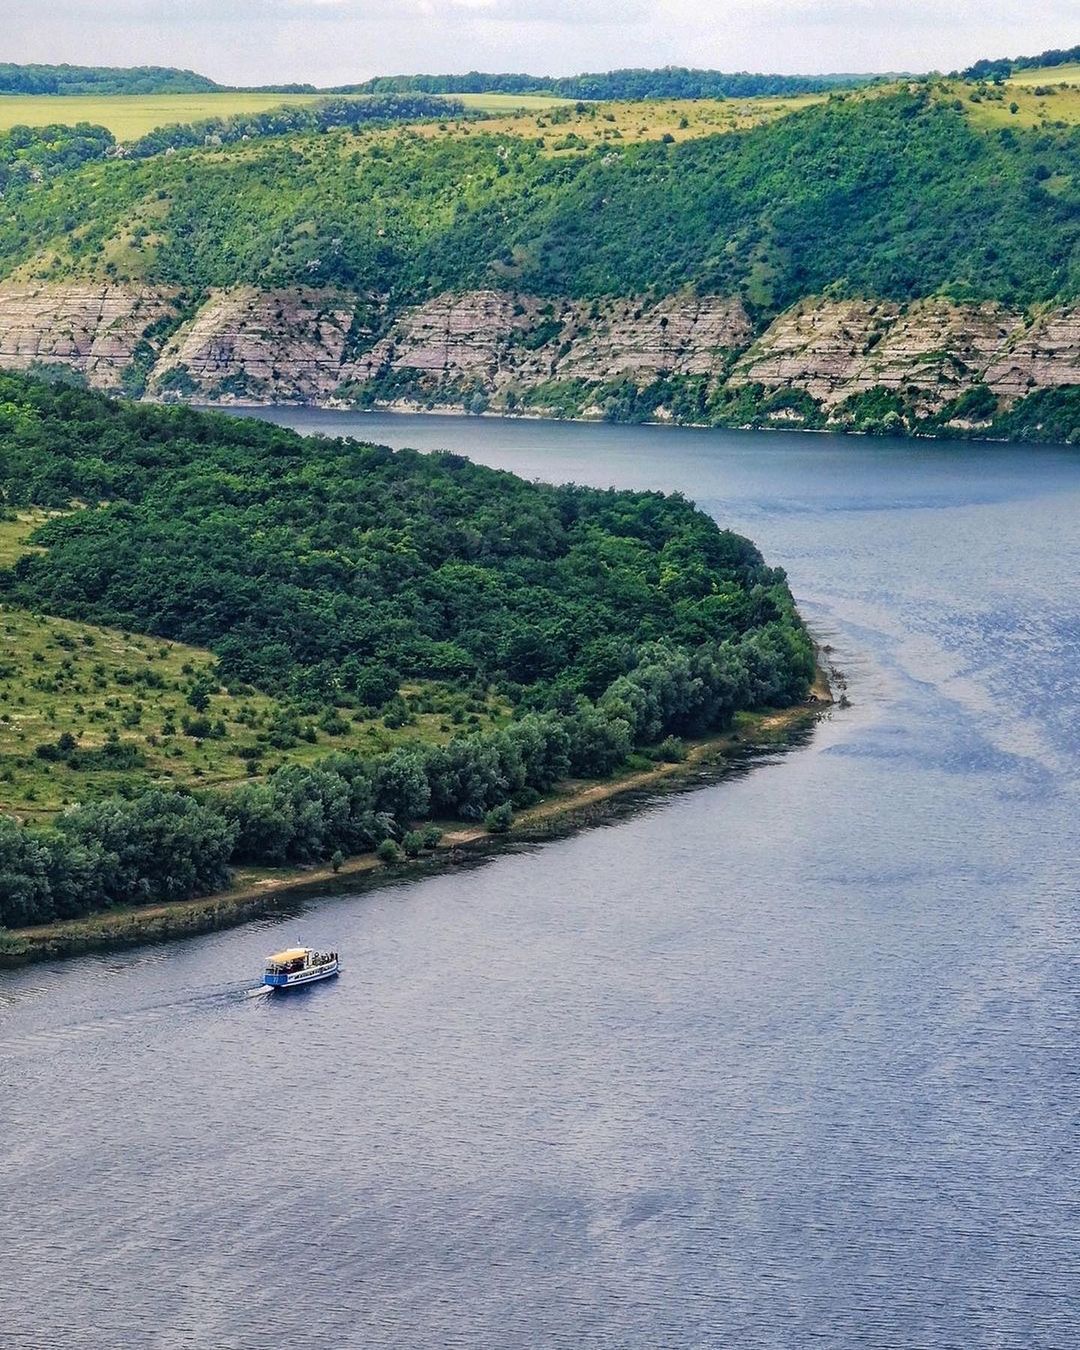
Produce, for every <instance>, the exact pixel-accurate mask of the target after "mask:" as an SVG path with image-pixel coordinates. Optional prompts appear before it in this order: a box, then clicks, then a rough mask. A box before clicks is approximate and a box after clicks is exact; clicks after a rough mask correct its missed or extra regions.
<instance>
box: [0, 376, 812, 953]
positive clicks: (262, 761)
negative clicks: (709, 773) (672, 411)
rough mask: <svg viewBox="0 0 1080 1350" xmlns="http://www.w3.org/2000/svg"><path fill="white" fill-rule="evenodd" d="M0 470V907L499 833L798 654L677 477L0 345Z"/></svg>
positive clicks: (772, 575)
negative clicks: (268, 403)
mask: <svg viewBox="0 0 1080 1350" xmlns="http://www.w3.org/2000/svg"><path fill="white" fill-rule="evenodd" d="M0 494H2V495H0V501H2V502H3V512H4V517H3V519H2V520H0V561H2V562H3V563H4V564H5V566H4V567H3V569H2V570H0V601H2V610H0V623H2V624H3V627H4V629H5V633H6V634H7V636H8V638H9V639H11V647H10V654H7V655H5V657H4V661H3V662H2V663H0V699H2V712H0V799H2V800H0V807H2V811H0V925H7V926H8V927H14V926H20V925H27V924H33V923H43V922H49V921H53V920H58V919H66V918H73V917H76V916H79V915H84V914H86V913H88V912H90V911H93V910H102V909H109V908H111V907H118V906H140V905H146V904H150V903H154V902H161V901H168V900H179V899H185V898H188V897H192V896H198V895H205V894H207V893H210V892H213V891H215V890H217V889H219V888H221V887H223V886H225V885H226V884H227V882H228V878H229V870H230V868H231V867H232V866H234V865H237V864H259V865H282V864H288V863H313V862H318V861H321V860H335V859H337V860H340V859H342V858H344V857H346V856H348V855H350V854H356V853H361V852H364V851H370V850H379V851H380V856H381V857H385V858H387V859H388V860H391V861H392V860H393V859H394V858H396V857H400V856H401V855H402V854H403V853H404V854H409V855H415V854H416V853H419V852H421V851H423V850H424V849H425V848H429V847H430V846H431V845H432V844H433V842H434V841H435V840H436V839H437V838H438V836H439V826H438V825H437V824H435V822H443V823H445V822H447V821H452V820H455V819H457V820H464V821H477V822H480V821H483V822H485V823H486V825H487V828H488V829H489V830H490V831H493V832H499V831H502V830H505V829H506V828H507V827H508V826H509V824H510V822H511V820H512V817H513V812H514V811H515V810H517V809H521V808H524V807H528V806H530V805H532V804H533V803H535V802H536V801H538V800H539V798H540V796H541V795H542V794H544V793H546V792H548V791H550V790H551V788H552V787H553V785H555V784H556V783H557V782H559V781H560V780H563V779H566V778H568V777H574V778H603V777H605V776H607V775H610V774H612V773H614V772H616V771H618V770H620V769H625V768H626V766H627V765H628V764H629V765H632V764H634V763H635V762H636V763H638V764H642V763H645V764H647V763H648V762H649V759H650V758H653V759H655V758H669V759H678V758H679V757H680V756H681V755H682V754H683V753H684V751H683V749H682V744H681V738H685V737H698V736H702V735H704V734H707V733H709V732H712V731H716V730H719V729H723V728H727V727H730V726H731V724H732V722H733V719H735V718H736V717H737V716H739V715H740V714H742V713H745V712H746V711H748V710H754V709H762V708H783V707H787V706H790V705H792V704H796V703H798V702H799V701H801V700H803V699H804V698H805V697H806V695H807V691H808V689H809V687H810V684H811V681H812V679H813V676H814V671H815V660H814V652H813V647H812V644H811V641H810V639H809V637H808V635H807V633H806V630H805V628H804V626H803V624H802V622H801V620H800V618H799V616H798V614H797V612H796V610H795V607H794V604H793V602H792V598H791V594H790V592H789V590H788V586H787V583H786V580H785V577H784V574H783V572H782V571H780V570H778V569H775V568H770V567H769V566H767V565H766V563H765V562H764V561H763V559H762V557H761V555H760V553H759V552H758V551H757V549H756V548H755V547H754V546H753V544H751V543H750V542H749V541H748V540H746V539H743V538H741V537H739V536H737V535H735V534H732V533H730V532H729V531H726V530H723V529H721V528H720V527H719V526H717V525H716V524H715V523H714V522H713V521H712V520H711V518H709V517H708V516H706V515H705V514H704V513H702V512H701V511H699V510H697V509H696V508H695V507H694V506H693V505H692V504H691V503H689V502H687V501H686V500H685V499H683V498H681V497H679V496H664V495H661V494H658V493H652V492H616V491H597V490H593V489H586V488H580V487H573V486H563V487H552V486H545V485H542V484H538V483H527V482H524V481H523V480H521V479H519V478H516V477H514V476H513V475H511V474H508V473H503V472H497V471H495V470H491V469H487V468H482V467H480V466H478V465H475V464H472V463H470V462H469V461H468V460H466V459H464V458H462V457H461V456H458V455H453V454H436V455H421V454H418V453H416V452H411V451H400V452H394V451H391V450H389V449H386V448H384V447H380V446H374V445H366V444H362V443H359V442H356V441H352V440H330V439H322V438H310V439H305V438H302V437H300V436H297V435H295V434H293V433H291V432H289V431H286V430H283V429H280V428H277V427H273V426H270V425H267V424H263V423H259V422H253V421H238V420H234V419H230V418H225V417H222V416H220V415H215V414H205V413H198V412H195V411H193V410H191V409H188V408H186V407H167V408H163V407H155V406H150V405H145V404H133V403H124V402H118V401H115V400H110V399H108V398H106V397H104V396H102V395H100V394H97V393H91V392H87V391H83V390H78V389H74V388H71V387H69V386H66V385H63V384H54V383H46V382H40V381H35V380H32V379H28V378H26V377H22V376H16V375H6V376H2V377H0ZM5 645H7V644H5ZM366 747H371V748H370V749H367V748H366ZM211 769H212V770H213V775H214V776H216V778H217V779H219V780H221V785H220V786H213V787H211V786H209V785H207V784H206V779H207V777H208V776H212V775H211V772H210V771H211ZM229 780H231V781H229Z"/></svg>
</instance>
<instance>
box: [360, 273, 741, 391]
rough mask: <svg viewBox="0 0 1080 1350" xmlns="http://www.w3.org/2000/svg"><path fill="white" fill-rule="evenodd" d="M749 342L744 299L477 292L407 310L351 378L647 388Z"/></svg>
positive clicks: (719, 360) (501, 387)
mask: <svg viewBox="0 0 1080 1350" xmlns="http://www.w3.org/2000/svg"><path fill="white" fill-rule="evenodd" d="M751 335H752V328H751V324H750V319H749V317H748V316H747V313H746V310H745V309H744V308H743V306H742V304H741V302H740V301H739V300H733V299H728V298H723V297H712V296H707V297H703V298H702V297H695V296H669V297H667V298H665V299H663V300H661V301H659V302H658V303H655V304H653V305H651V306H646V305H644V304H642V303H641V302H640V301H633V300H630V301H628V300H614V301H613V300H598V301H595V302H583V301H569V300H555V301H547V300H541V299H538V298H537V297H535V296H518V295H511V294H507V293H505V292H499V291H475V292H472V293H471V294H468V295H464V296H452V295H442V296H439V297H438V298H437V299H435V300H431V301H429V302H428V303H427V304H423V305H420V306H418V307H417V308H415V309H412V310H408V311H406V312H405V313H404V314H402V315H401V316H400V318H399V319H398V320H397V322H396V323H395V324H394V325H393V327H392V328H391V329H390V331H389V333H387V335H386V336H385V337H384V338H383V339H382V340H381V341H380V342H378V343H377V344H376V345H375V346H374V347H373V348H372V349H371V351H369V352H367V353H366V354H365V355H364V356H363V357H361V358H360V360H359V361H358V362H356V364H355V366H354V367H353V368H352V369H351V371H350V378H353V379H357V380H370V379H374V378H377V377H379V376H385V375H386V374H388V373H397V374H404V373H409V372H411V373H415V374H417V375H420V376H427V377H431V383H432V387H435V386H436V385H437V383H438V382H439V381H452V382H453V381H462V380H465V381H476V380H479V381H481V382H483V384H484V385H485V387H486V388H487V389H488V391H489V392H491V393H495V394H497V393H499V392H501V391H505V390H506V389H508V388H511V387H515V386H517V387H520V388H522V389H528V388H529V387H531V386H534V385H536V384H539V383H541V382H544V381H549V380H583V381H587V382H596V383H601V382H603V381H606V380H612V379H619V378H621V377H630V378H632V379H634V380H635V381H637V382H640V383H644V384H647V383H649V382H650V381H651V380H654V379H655V378H656V377H657V376H658V375H660V374H675V375H691V374H693V375H708V374H710V373H714V372H716V371H718V370H720V369H721V368H722V367H723V365H724V362H725V360H726V359H727V358H728V356H729V354H731V353H733V352H734V351H737V350H739V349H740V348H742V347H745V346H746V344H747V343H748V342H749V340H750V337H751Z"/></svg>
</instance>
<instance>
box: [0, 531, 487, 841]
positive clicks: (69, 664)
mask: <svg viewBox="0 0 1080 1350" xmlns="http://www.w3.org/2000/svg"><path fill="white" fill-rule="evenodd" d="M44 519H45V514H44V513H43V512H21V513H20V514H19V516H18V518H17V519H16V520H7V521H0V566H4V567H10V566H11V564H12V563H13V562H14V561H15V559H16V557H17V556H18V554H19V553H20V552H25V550H26V542H25V541H26V537H27V535H28V534H29V533H30V532H31V530H32V529H33V528H34V527H35V526H36V525H38V524H40V523H41V522H42V521H43V520H44ZM213 669H214V658H213V656H212V655H211V653H210V652H208V651H205V650H203V649H201V648H198V647H189V646H185V645H184V644H183V643H180V642H168V641H164V640H162V639H159V638H154V637H147V636H144V635H140V634H131V633H122V632H120V631H118V630H117V629H112V628H103V627H99V626H97V625H94V624H87V623H75V622H72V621H70V620H67V619H54V618H47V617H45V616H43V615H40V614H32V613H30V612H28V611H27V610H22V609H17V608H14V607H11V606H6V605H4V606H0V811H7V812H11V813H14V814H16V815H18V816H19V818H20V819H24V820H26V819H29V820H37V821H46V820H48V819H49V818H50V817H51V816H53V815H54V814H55V813H56V812H57V811H59V810H61V809H62V808H63V807H64V806H66V805H69V804H70V803H72V802H76V801H87V800H92V799H94V798H98V797H103V796H108V795H109V794H110V793H114V792H117V791H119V790H121V789H123V790H125V791H127V790H130V789H132V788H136V789H138V788H146V787H149V786H152V785H154V784H161V785H165V784H186V785H188V786H200V787H211V786H221V785H223V784H229V783H235V782H240V781H243V780H246V779H247V778H248V777H250V776H252V774H255V775H261V774H262V773H264V772H266V771H268V770H270V769H271V768H273V767H275V766H276V765H277V764H280V763H283V762H286V761H287V762H289V763H311V762H313V761H315V760H318V759H322V758H323V757H324V756H326V755H328V754H330V753H331V752H333V751H335V750H358V751H363V752H365V753H368V754H378V753H379V752H381V751H383V750H388V749H391V748H392V747H393V746H395V745H400V744H404V743H407V742H410V741H418V740H423V741H426V742H429V743H432V742H436V741H445V740H449V739H450V737H451V735H453V734H460V733H462V732H468V731H477V730H481V729H482V730H489V729H490V728H491V727H492V726H494V725H497V724H499V723H500V722H501V721H503V720H505V712H504V710H503V709H502V708H501V707H499V706H498V705H497V704H495V703H494V702H492V701H490V700H479V699H474V698H472V697H470V696H469V695H468V694H466V693H463V692H461V691H457V690H451V689H448V688H446V687H444V686H441V685H430V686H421V685H410V686H407V687H406V688H405V689H404V690H403V691H402V693H403V696H404V702H403V705H402V706H400V707H399V708H398V712H399V713H401V714H403V715H404V725H400V726H399V725H396V724H397V722H398V720H399V718H398V717H395V716H391V717H390V719H389V720H390V721H391V722H392V723H393V724H394V725H392V726H387V725H386V721H385V720H384V718H382V717H379V716H375V715H373V714H371V713H370V711H368V710H364V711H363V712H361V711H359V710H357V709H355V708H337V709H330V708H320V707H309V706H305V707H300V706H297V705H294V704H289V703H285V702H283V701H281V700H279V699H275V698H271V697H269V696H268V695H265V694H260V693H256V692H254V691H242V692H226V691H225V690H224V689H223V688H221V687H220V685H219V684H218V682H217V681H216V679H215V678H214V675H213ZM200 691H201V692H200ZM196 704H198V705H201V706H199V707H196V706H195V705H196ZM185 724H186V727H187V729H186V730H185ZM65 732H66V733H68V734H69V735H70V736H72V737H74V738H75V740H76V742H77V747H76V748H75V750H74V752H73V753H71V752H68V753H65V754H64V755H63V756H62V757H55V758H53V757H50V758H43V757H42V756H41V755H40V754H39V753H38V747H39V746H51V745H55V744H56V742H57V741H58V739H59V737H60V736H61V735H63V734H64V733H65ZM117 746H119V748H117ZM249 765H252V766H253V769H252V770H251V771H249V767H248V766H249Z"/></svg>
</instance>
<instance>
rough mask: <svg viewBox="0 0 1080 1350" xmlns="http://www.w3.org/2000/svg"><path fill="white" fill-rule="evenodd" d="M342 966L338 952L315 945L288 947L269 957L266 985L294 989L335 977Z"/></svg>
mask: <svg viewBox="0 0 1080 1350" xmlns="http://www.w3.org/2000/svg"><path fill="white" fill-rule="evenodd" d="M340 969H341V967H340V965H339V964H338V954H337V952H327V951H316V950H315V948H314V947H286V948H285V950H284V951H283V952H275V953H274V954H273V956H268V957H267V958H266V969H265V970H264V971H263V980H262V982H263V984H268V985H269V986H270V988H271V989H295V988H296V987H297V986H298V985H301V984H314V983H315V981H316V980H329V979H332V978H333V977H334V976H335V975H336V974H337V973H338V971H339V970H340Z"/></svg>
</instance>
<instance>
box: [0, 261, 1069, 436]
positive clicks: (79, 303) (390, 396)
mask: <svg viewBox="0 0 1080 1350" xmlns="http://www.w3.org/2000/svg"><path fill="white" fill-rule="evenodd" d="M178 305H179V301H178V293H177V292H175V291H170V290H168V289H165V288H141V287H136V286H130V285H96V284H91V283H72V284H66V285H47V284H44V283H39V284H34V285H25V284H14V283H8V284H3V285H0V366H10V367H15V368H26V367H28V366H31V365H33V364H35V363H41V364H51V363H56V362H62V363H65V364H67V365H70V366H72V367H74V368H75V369H77V370H79V371H81V372H82V373H83V374H84V375H85V376H86V378H87V380H88V382H89V383H91V384H93V385H96V386H98V387H101V388H105V389H113V390H115V389H118V388H127V389H128V390H129V392H137V391H138V389H140V388H141V387H142V383H143V379H144V377H146V376H148V381H147V386H146V392H147V396H148V397H150V398H157V399H165V398H191V399H199V400H205V401H208V402H226V403H227V402H229V401H237V400H242V401H251V402H303V403H323V404H332V403H335V402H340V401H343V400H351V399H354V398H356V397H362V398H366V399H368V400H374V401H376V402H380V401H393V400H394V399H395V398H399V397H400V398H404V399H412V400H415V399H420V400H422V401H425V402H427V403H429V404H430V403H440V402H456V403H459V404H460V403H461V402H462V400H463V399H465V400H476V399H479V400H480V404H481V406H482V405H483V403H484V402H485V401H488V402H489V403H490V406H491V407H493V408H500V407H513V406H518V405H520V404H521V403H529V402H531V403H532V405H533V406H535V407H540V408H552V409H555V410H558V409H560V408H562V409H563V410H564V411H566V410H567V409H569V410H570V411H587V410H590V409H592V410H595V409H596V405H597V403H598V402H602V401H603V397H602V396H601V395H598V396H597V397H596V398H594V397H593V393H594V391H595V390H597V389H599V388H600V386H604V385H609V386H610V385H612V384H615V383H619V382H627V383H629V384H632V385H636V386H638V387H639V388H644V387H646V386H648V385H650V384H652V383H653V382H654V381H656V379H657V378H658V377H660V376H670V377H673V379H677V378H678V377H682V376H692V377H703V379H704V381H705V382H706V384H707V385H708V387H709V390H710V391H711V392H713V393H715V392H716V391H717V390H718V389H720V388H721V387H726V388H728V389H730V390H733V391H738V390H740V389H744V388H745V387H746V386H750V385H753V386H760V387H762V388H763V389H764V390H765V391H766V398H768V396H769V395H771V394H773V393H781V392H783V391H801V393H800V397H801V396H803V395H809V396H810V397H811V398H812V399H813V400H814V401H815V403H816V404H817V405H818V406H817V411H816V412H814V416H815V417H816V418H817V421H818V423H820V421H821V420H822V417H823V416H824V415H829V416H831V415H832V414H833V413H834V412H835V410H836V409H837V408H838V407H839V405H841V404H843V403H844V401H845V400H847V399H849V398H851V396H852V395H856V394H860V393H865V392H867V391H869V390H871V389H876V388H880V387H884V388H885V389H887V390H892V391H895V392H896V393H898V394H899V395H901V396H902V398H903V400H904V404H905V406H906V407H908V408H910V409H912V410H914V412H915V413H916V414H918V415H919V416H925V415H927V414H933V413H937V412H938V411H939V410H940V409H942V408H943V407H945V406H946V405H948V404H949V402H950V401H951V400H952V399H954V398H956V397H957V396H958V395H960V394H962V393H964V392H965V391H966V390H969V389H972V388H973V387H975V386H977V385H981V384H985V385H986V386H988V387H989V389H990V391H991V392H992V393H993V394H994V395H995V397H996V398H997V399H998V401H999V402H1000V403H1001V405H1003V406H1008V405H1009V404H1010V403H1012V402H1015V401H1016V400H1017V399H1018V398H1021V397H1023V396H1024V395H1025V394H1027V393H1029V392H1031V391H1032V390H1033V389H1039V388H1048V387H1061V386H1066V385H1076V384H1080V308H1076V307H1073V308H1069V309H1057V310H1048V311H1045V312H1040V313H1036V314H1034V315H1023V314H1020V313H1018V312H1015V311H1012V310H1009V309H1007V308H1005V307H1003V306H1001V305H997V304H990V303H987V304H980V305H959V304H955V303H951V302H949V301H945V300H941V299H930V300H922V301H917V302H913V303H911V304H907V305H901V304H897V303H894V302H889V301H871V300H835V299H831V298H821V297H819V298H815V299H808V300H804V301H802V302H801V303H800V304H798V305H796V306H794V307H793V308H792V309H790V310H788V311H787V312H786V313H784V314H782V315H780V316H779V317H778V318H777V319H775V320H774V321H773V323H772V324H770V325H769V327H768V328H767V329H766V330H765V331H764V332H763V333H761V335H760V336H759V337H758V338H757V339H756V340H754V334H753V331H752V327H751V323H750V319H749V318H748V316H747V313H746V311H745V309H744V308H743V306H742V304H741V302H740V301H739V300H737V299H731V298H727V297H718V296H714V297H700V296H693V295H675V296H668V297H666V298H664V299H662V300H659V301H652V302H646V301H644V300H641V299H638V300H627V299H605V300H595V301H581V300H567V299H549V298H545V297H538V296H532V295H523V294H515V293H513V292H510V291H497V290H480V291H471V292H466V293H464V294H446V295H441V296H438V297H436V298H434V299H432V300H429V301H427V302H425V303H423V304H420V305H416V306H413V307H410V308H407V309H404V310H401V311H400V312H398V313H397V314H396V315H392V316H391V315H388V314H387V312H386V309H385V301H384V300H383V299H381V298H380V297H375V296H358V295H355V294H353V293H351V292H346V291H341V290H333V289H326V288H321V289H320V288H306V287H294V288H290V289H287V290H257V289H255V288H253V287H240V288H236V289H233V290H228V291H216V292H213V293H212V294H210V295H209V296H207V297H206V298H205V299H204V300H203V302H202V303H201V304H200V305H199V306H197V308H195V309H194V312H192V313H189V314H187V315H186V316H185V317H184V321H183V322H181V321H180V320H181V315H180V311H179V308H178ZM169 334H171V336H170V335H169ZM699 383H700V380H699ZM571 386H572V387H573V388H574V389H575V390H576V393H575V394H574V396H573V398H572V399H570V400H569V401H568V402H561V401H560V400H562V399H563V398H564V396H565V391H566V390H567V389H568V388H570V387H571ZM549 391H554V393H553V394H552V397H551V399H549V398H548V392H549ZM559 391H563V392H562V393H560V392H559ZM609 392H610V391H609ZM698 392H699V393H700V390H699V391H698ZM530 395H534V396H533V397H531V398H530ZM610 397H612V398H621V397H622V393H621V392H620V391H615V392H614V393H610ZM697 406H700V405H697ZM822 410H824V413H823V412H822ZM804 411H805V410H800V408H799V407H798V406H797V404H796V403H793V401H791V400H788V401H787V402H785V401H784V400H783V399H780V400H774V401H773V411H772V412H770V413H769V416H771V417H774V418H776V419H784V418H786V419H788V420H790V421H792V422H793V423H795V422H798V421H799V420H800V418H801V417H803V415H804ZM649 415H655V416H658V417H663V416H666V415H672V414H671V412H670V409H667V410H666V409H665V408H664V407H663V406H660V405H659V404H658V406H657V407H656V409H655V413H653V414H649ZM676 415H683V416H686V415H688V414H687V413H686V412H685V411H684V412H683V413H681V414H678V413H677V414H676ZM689 415H693V414H692V413H691V414H689ZM839 416H840V417H841V419H842V418H843V416H846V413H842V414H839Z"/></svg>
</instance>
